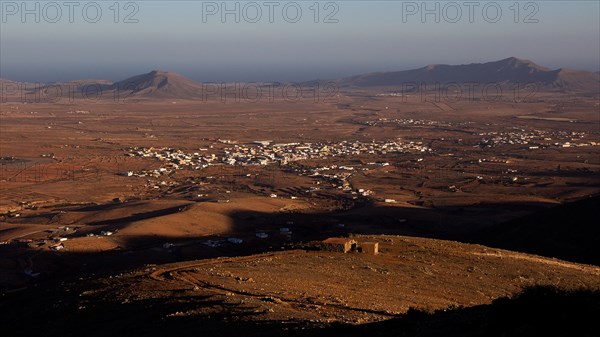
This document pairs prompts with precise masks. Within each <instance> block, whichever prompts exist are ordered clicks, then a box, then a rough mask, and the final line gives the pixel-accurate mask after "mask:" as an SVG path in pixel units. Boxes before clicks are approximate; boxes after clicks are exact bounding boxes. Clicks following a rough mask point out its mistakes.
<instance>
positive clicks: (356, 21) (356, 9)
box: [0, 0, 600, 81]
mask: <svg viewBox="0 0 600 337" xmlns="http://www.w3.org/2000/svg"><path fill="white" fill-rule="evenodd" d="M22 3H23V1H4V0H2V1H1V6H0V11H1V12H0V16H1V18H0V20H1V21H0V22H1V23H0V24H1V28H0V39H1V42H0V77H2V78H8V79H13V80H21V81H63V80H70V79H84V78H97V79H108V80H120V79H124V78H126V77H128V76H131V75H135V74H139V73H144V72H148V71H150V70H152V69H163V70H169V71H175V72H179V73H182V74H184V75H185V76H187V77H190V78H192V79H194V80H197V81H301V80H310V79H316V78H332V77H337V76H345V75H355V74H360V73H364V72H373V71H391V70H404V69H409V68H414V67H420V66H424V65H427V64H432V63H447V64H463V63H471V62H485V61H492V60H499V59H502V58H506V57H509V56H517V57H521V58H527V59H530V60H532V61H534V62H536V63H538V64H540V65H544V66H548V67H551V68H561V67H562V68H576V69H585V70H594V71H598V70H599V68H600V65H599V64H600V42H599V41H600V4H599V3H600V2H599V1H596V0H592V1H535V2H531V1H529V2H528V1H520V2H518V3H517V6H515V1H496V2H489V1H482V2H479V1H470V2H469V1H456V2H445V1H441V2H435V1H428V2H427V3H426V6H427V8H422V1H418V2H410V1H372V0H370V1H337V2H328V1H320V2H318V3H317V5H318V6H315V1H295V2H289V1H256V2H250V1H227V2H225V3H224V2H222V1H217V2H210V1H131V2H127V1H121V2H119V6H118V7H119V11H118V13H117V11H116V7H111V6H114V5H113V4H114V1H96V2H89V1H71V2H68V1H56V2H53V3H50V2H46V1H27V2H26V6H27V8H22V7H21V6H22ZM223 4H224V5H223ZM436 4H437V5H436ZM36 6H38V7H36ZM223 6H226V7H227V8H223ZM236 6H239V7H238V8H239V10H236ZM436 6H439V11H438V10H436ZM317 7H318V8H319V11H318V13H317V11H316V8H317ZM98 8H99V9H100V10H101V11H102V13H101V15H98V13H97V11H98ZM257 8H258V9H260V11H261V14H262V15H261V16H258V15H257V13H258V11H257ZM284 8H285V11H284ZM298 8H300V9H301V11H302V13H301V15H297V13H296V12H297V10H298ZM498 8H499V9H500V10H501V11H502V13H501V15H498V13H497V10H498ZM517 8H518V11H517ZM84 9H85V10H84ZM271 9H272V13H271ZM27 10H28V12H25V11H27ZM225 10H229V11H230V12H229V14H227V15H226V16H225V18H224V19H225V20H224V22H223V18H222V16H221V14H222V13H223V11H225ZM425 10H430V13H429V14H427V15H426V16H425V17H424V18H423V17H422V16H421V14H422V13H423V12H424V11H425ZM459 11H460V12H461V14H462V15H460V16H459V15H458V13H459ZM59 12H61V13H59ZM134 12H136V13H135V14H134ZM23 13H26V14H25V15H22V14H23ZM436 13H437V14H439V22H436ZM59 14H61V15H59ZM130 14H133V15H132V16H129V15H130ZM236 14H237V15H238V16H239V23H237V22H235V20H236ZM36 16H39V18H37V17H36ZM37 19H39V23H38V22H36V20H37ZM315 19H316V21H318V22H317V23H315ZM423 19H424V20H423ZM115 20H116V21H118V23H115ZM136 20H137V22H135V21H136ZM336 20H337V22H335V21H336ZM23 21H25V22H23ZM53 21H56V22H53ZM70 21H73V22H70ZM88 21H89V22H88ZM94 21H95V22H94ZM125 21H133V22H125ZM254 21H256V22H254ZM270 21H273V22H270ZM294 21H295V22H294ZM325 21H333V22H325ZM455 21H456V22H455ZM470 21H473V22H470ZM515 21H517V23H515Z"/></svg>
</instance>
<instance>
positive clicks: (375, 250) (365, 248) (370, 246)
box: [360, 242, 379, 255]
mask: <svg viewBox="0 0 600 337" xmlns="http://www.w3.org/2000/svg"><path fill="white" fill-rule="evenodd" d="M360 248H361V250H362V252H363V253H365V254H370V255H377V254H379V242H362V243H361V244H360Z"/></svg>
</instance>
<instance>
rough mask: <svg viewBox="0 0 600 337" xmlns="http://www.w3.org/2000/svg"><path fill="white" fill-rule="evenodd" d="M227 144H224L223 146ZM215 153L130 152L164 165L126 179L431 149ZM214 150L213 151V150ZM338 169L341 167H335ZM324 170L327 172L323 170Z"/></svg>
mask: <svg viewBox="0 0 600 337" xmlns="http://www.w3.org/2000/svg"><path fill="white" fill-rule="evenodd" d="M222 143H224V142H222ZM224 144H228V145H232V146H228V147H225V148H223V149H221V150H218V151H215V150H213V153H208V152H209V150H211V149H200V150H199V152H194V153H186V152H184V151H182V150H178V149H173V148H164V147H163V148H153V147H150V148H137V147H136V148H131V149H129V156H131V157H143V158H156V159H158V160H160V161H161V162H163V167H161V168H159V169H156V170H153V171H144V172H133V171H129V172H125V173H124V175H126V176H145V177H146V176H154V177H159V176H161V175H165V174H169V173H170V172H172V171H175V170H179V169H184V168H185V169H195V170H200V169H203V168H206V167H208V166H211V165H238V166H249V165H254V166H266V165H287V164H288V163H291V162H296V161H301V160H309V159H329V158H333V157H345V156H357V155H362V154H372V155H385V154H389V153H409V152H410V153H415V152H417V153H428V152H431V148H428V147H427V146H425V145H423V143H422V142H412V141H410V142H404V141H402V140H400V139H398V140H393V141H372V142H361V141H341V142H337V143H336V142H322V143H280V144H273V143H272V142H271V141H255V142H252V143H250V144H242V145H239V144H236V142H233V141H227V142H226V143H224ZM211 148H212V147H211ZM336 168H338V167H336ZM339 169H342V170H353V168H351V167H340V168H339ZM323 170H326V169H325V168H323Z"/></svg>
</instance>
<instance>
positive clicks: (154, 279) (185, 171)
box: [0, 84, 600, 335]
mask: <svg viewBox="0 0 600 337" xmlns="http://www.w3.org/2000/svg"><path fill="white" fill-rule="evenodd" d="M303 85H306V86H308V84H303ZM257 87H258V86H257ZM257 87H254V88H257ZM307 88H309V89H310V90H307V94H304V95H301V96H302V97H298V98H294V99H290V98H289V96H280V95H277V94H272V95H271V96H270V97H263V98H259V99H248V97H247V96H244V95H237V94H239V92H237V94H236V93H235V92H234V93H233V94H232V93H231V92H230V93H229V94H228V95H225V96H220V95H219V94H216V93H214V92H213V96H211V97H206V98H205V99H181V98H169V99H166V98H148V97H142V96H132V97H127V98H123V99H117V100H115V99H97V100H91V99H81V98H75V99H66V98H64V97H63V98H62V99H59V100H56V101H54V102H44V101H39V100H38V101H36V100H33V101H29V102H23V101H21V100H19V98H18V97H16V96H15V97H11V98H9V99H7V100H6V101H4V102H3V103H2V109H1V110H2V111H1V116H0V117H1V124H0V157H2V159H1V160H2V161H1V167H0V168H1V170H0V180H1V182H2V183H1V187H0V194H1V196H2V198H1V201H0V208H1V212H2V216H1V219H0V220H1V222H0V241H1V242H2V243H3V244H2V245H0V252H1V253H2V254H1V258H0V269H1V271H2V273H1V275H2V276H1V279H0V284H1V285H2V289H3V293H4V298H5V299H6V302H5V303H12V304H5V305H15V303H29V304H30V305H32V303H34V302H35V298H36V297H38V296H41V297H42V298H47V299H50V298H51V297H52V296H54V295H52V294H49V293H47V291H46V290H42V289H45V286H44V285H48V284H59V283H60V284H61V285H60V286H58V288H59V289H61V290H60V291H59V292H58V293H61V294H63V295H64V297H63V298H64V302H65V303H67V304H65V307H61V309H60V310H65V312H66V311H69V312H70V310H74V312H77V315H80V316H78V317H82V319H83V321H85V319H86V318H85V317H91V315H93V314H94V312H95V310H100V311H102V310H108V311H110V310H112V309H110V308H113V307H116V306H118V304H119V303H121V306H123V305H124V306H125V307H126V306H128V305H129V306H132V307H135V308H137V307H143V308H145V309H147V310H148V312H152V313H153V314H152V315H151V316H152V317H155V318H157V319H160V320H161V322H162V323H161V324H165V326H170V324H173V323H174V322H176V321H177V320H183V319H184V318H185V319H187V318H190V317H191V318H193V317H203V319H204V318H206V319H208V318H210V317H211V315H213V318H215V317H216V318H215V319H216V320H217V321H219V320H224V322H225V321H227V322H229V321H232V320H233V321H236V322H255V324H258V325H257V326H254V327H255V328H256V329H257V330H256V331H259V330H260V331H263V332H264V330H261V329H262V328H264V324H266V323H265V322H289V324H290V327H293V328H294V329H300V330H298V331H301V330H302V329H304V328H305V327H310V328H311V329H324V328H330V327H331V326H332V324H352V325H355V324H364V323H373V322H380V321H383V320H387V319H389V318H394V317H400V316H401V315H404V314H405V313H406V312H407V311H408V310H409V309H410V308H413V309H420V310H426V311H435V310H443V309H447V308H468V307H474V306H481V305H489V304H490V303H492V301H493V300H495V299H498V298H501V297H508V298H510V297H512V296H515V295H516V294H518V293H519V292H521V291H523V290H524V289H526V288H527V287H532V286H542V287H543V286H557V287H561V289H564V290H565V291H576V290H579V289H586V290H591V291H597V290H598V289H599V288H600V281H599V280H600V279H599V278H598V275H599V274H600V269H599V268H598V267H596V266H597V265H598V264H599V263H600V260H599V259H598V255H597V252H594V249H593V247H594V245H595V243H597V241H598V236H597V230H595V229H590V228H589V227H587V225H585V224H582V223H577V224H571V223H568V222H569V221H578V220H577V219H580V217H583V218H585V219H587V217H588V216H589V215H590V214H591V213H589V212H591V211H590V210H593V209H594V207H595V206H594V205H597V200H598V199H597V195H598V193H599V192H600V157H599V156H598V149H599V147H598V146H599V145H600V144H599V135H600V131H599V126H600V124H599V119H598V111H599V109H600V106H599V101H598V96H597V95H594V94H583V93H572V92H571V93H569V92H558V91H546V90H539V91H538V90H536V91H535V92H518V93H517V94H516V93H515V91H514V90H506V89H505V91H504V93H503V94H502V95H499V96H498V97H495V98H494V99H493V100H491V99H487V97H475V98H472V99H471V98H468V97H461V98H459V99H457V98H456V97H454V98H452V97H448V96H447V91H446V92H445V95H438V93H439V92H436V91H435V90H428V91H424V92H411V93H397V92H396V91H394V90H392V89H390V88H387V87H368V88H348V87H339V88H338V87H335V91H331V90H329V89H331V88H333V87H330V88H329V89H328V90H327V91H326V92H320V91H319V90H321V89H323V88H322V87H320V88H321V89H319V88H315V87H307ZM315 91H316V92H318V93H319V95H315ZM590 200H591V201H590ZM572 203H574V205H576V206H577V207H579V208H578V209H575V210H573V209H571V208H568V207H569V205H571V204H572ZM578 203H579V204H578ZM581 203H584V204H583V206H581V205H580V204H581ZM586 203H587V204H586ZM561 207H562V208H561ZM556 209H558V210H559V211H556ZM548 212H550V213H548ZM552 212H558V213H559V216H556V217H554V216H552V214H553V213H552ZM569 212H574V214H575V216H573V217H571V214H572V213H569ZM585 212H588V213H585ZM549 214H550V215H549ZM582 214H583V215H582ZM528 216H529V217H530V218H527V217H528ZM532 216H533V219H534V220H533V221H531V219H532V218H531V217H532ZM578 216H579V218H578ZM521 219H530V222H533V223H529V224H526V225H523V224H522V220H521ZM548 219H550V220H548ZM561 221H566V222H567V223H560V222H561ZM507 224H508V225H507ZM528 226H530V227H531V226H533V228H534V229H528V228H530V227H528ZM535 226H537V227H535ZM573 226H575V227H573ZM576 226H583V227H582V228H579V227H576ZM540 228H541V229H540ZM544 228H547V230H544ZM557 228H558V229H557ZM509 231H513V232H512V233H515V235H519V236H521V235H522V236H523V237H520V238H519V240H521V239H522V240H524V243H523V247H526V248H523V249H521V248H520V247H518V246H514V243H515V242H516V241H519V240H509V239H507V237H509V236H510V233H509ZM562 231H569V232H574V233H571V234H572V235H574V236H576V239H573V241H574V242H575V243H573V242H572V241H568V242H567V241H564V242H563V241H561V240H560V239H561V237H562V238H564V236H563V235H562V234H561V233H563V232H562ZM532 233H534V234H532ZM328 237H350V238H355V239H356V240H357V241H358V242H361V240H362V241H364V240H367V239H368V241H377V242H379V244H380V247H381V248H380V250H381V253H380V254H379V255H375V256H370V255H365V254H360V253H349V254H340V253H331V252H315V251H314V250H313V248H314V244H313V243H314V242H318V241H321V240H323V239H326V238H328ZM528 240H529V241H528ZM578 240H579V241H578ZM511 245H513V246H511ZM502 248H505V249H510V250H511V251H509V250H503V249H502ZM513 248H514V249H513ZM512 250H515V251H512ZM516 251H520V252H516ZM256 254H258V255H256ZM530 254H534V255H530ZM165 263H171V264H167V265H163V264H165ZM594 265H596V266H594ZM306 270H311V272H309V273H307V272H305V271H306ZM313 271H314V272H313ZM78 279H79V280H80V281H77V280H78ZM81 280H83V281H84V282H81ZM69 282H75V283H69ZM65 284H66V285H65ZM75 284H76V285H75ZM71 290H72V291H73V292H80V293H81V294H79V293H78V294H76V295H77V296H79V297H78V298H79V299H77V298H76V297H73V296H75V295H73V296H71V295H67V293H68V292H70V291H71ZM375 290H377V291H375ZM386 294H389V296H388V295H386ZM63 295H61V296H63ZM176 298H181V300H176ZM194 298H197V300H191V299H194ZM200 298H201V299H200ZM161 299H162V300H164V299H169V301H175V302H177V304H173V303H172V308H173V310H163V309H158V308H157V307H156V306H155V305H153V304H152V303H151V302H152V301H155V300H156V301H161ZM84 302H85V303H92V304H85V303H84ZM94 303H95V304H94ZM123 303H129V304H123ZM61 305H62V304H61ZM59 306H60V305H59ZM95 306H96V307H95ZM17 307H18V306H17ZM34 307H35V306H34ZM76 307H77V308H76ZM39 310H42V309H39ZM86 310H88V311H86ZM15 312H19V311H18V310H17V311H15ZM15 315H16V314H15ZM134 316H135V317H136V318H135V319H138V320H142V318H140V317H141V316H140V314H139V313H137V314H135V315H134ZM182 317H183V318H182ZM461 317H462V316H461ZM199 320H200V319H199ZM208 321H211V320H210V319H208ZM136 322H137V323H136V324H142V323H141V321H139V322H138V321H136ZM193 322H194V321H188V320H185V321H184V323H185V324H188V325H190V326H192V325H193V324H194V323H193ZM261 322H262V323H261ZM70 324H75V323H73V322H70ZM123 324H125V323H123ZM214 324H216V325H211V329H217V330H218V329H221V328H222V326H221V325H218V324H217V323H214ZM240 324H241V323H240ZM260 324H263V325H260ZM117 326H118V325H117ZM82 327H83V324H82ZM299 327H302V328H299ZM268 329H273V330H272V331H271V330H268ZM286 329H288V327H287V326H286V325H285V324H284V325H282V326H269V327H268V328H267V332H269V331H270V332H269V333H276V332H281V331H282V330H286ZM248 331H249V333H250V332H251V331H254V330H252V329H249V330H248ZM295 331H296V330H295ZM311 331H312V330H311ZM319 331H321V330H319ZM323 331H326V330H323ZM323 331H321V332H323ZM298 333H299V334H301V333H300V332H298ZM314 333H316V332H315V331H312V332H311V334H314ZM323 333H325V332H323ZM256 335H260V333H258V332H257V333H256ZM307 335H308V333H307Z"/></svg>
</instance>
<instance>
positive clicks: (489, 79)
mask: <svg viewBox="0 0 600 337" xmlns="http://www.w3.org/2000/svg"><path fill="white" fill-rule="evenodd" d="M319 83H328V84H331V83H335V84H336V85H337V86H338V87H340V88H342V87H345V88H352V87H356V88H369V87H396V86H401V85H406V84H421V83H425V84H430V85H433V84H437V83H439V84H450V83H464V84H467V83H476V84H488V83H498V84H501V85H510V84H524V83H527V84H529V83H536V84H538V85H539V89H545V90H551V91H559V92H583V91H585V92H600V73H594V72H590V71H583V70H571V69H563V68H559V69H550V68H547V67H544V66H540V65H538V64H536V63H534V62H532V61H530V60H527V59H521V58H517V57H509V58H505V59H502V60H498V61H492V62H485V63H470V64H461V65H449V64H430V65H426V66H424V67H421V68H415V69H410V70H402V71H389V72H371V73H363V74H359V75H354V76H348V77H342V78H335V79H329V80H312V81H306V82H303V83H302V84H303V85H308V86H311V85H315V84H319ZM0 84H2V87H3V90H4V88H5V87H6V88H13V89H14V88H15V87H16V86H19V84H25V87H31V86H34V85H31V84H30V83H25V82H17V81H11V80H7V79H0ZM57 85H69V86H70V87H74V88H75V89H76V90H82V91H83V90H87V89H89V88H91V87H93V88H94V90H101V91H103V92H105V91H106V92H113V94H114V95H112V96H111V97H117V96H115V95H118V97H123V98H126V97H135V98H160V99H174V98H177V99H198V98H201V97H202V89H203V85H204V84H203V83H200V82H195V81H193V80H191V79H189V78H187V77H185V76H183V75H181V74H178V73H175V72H169V71H163V70H159V69H155V70H152V71H150V72H148V73H144V74H139V75H134V76H130V77H128V78H126V79H123V80H120V81H116V82H110V81H105V80H80V81H67V82H55V83H50V84H47V85H45V86H39V88H37V89H34V90H42V91H43V90H49V89H50V87H52V86H57ZM34 87H35V86H34ZM28 90H31V89H28ZM107 96H108V95H107Z"/></svg>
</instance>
